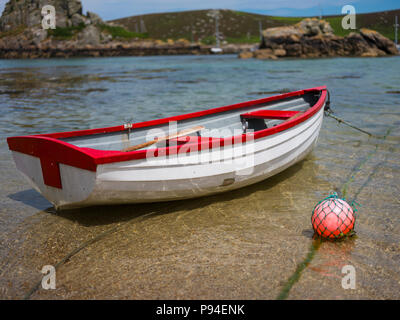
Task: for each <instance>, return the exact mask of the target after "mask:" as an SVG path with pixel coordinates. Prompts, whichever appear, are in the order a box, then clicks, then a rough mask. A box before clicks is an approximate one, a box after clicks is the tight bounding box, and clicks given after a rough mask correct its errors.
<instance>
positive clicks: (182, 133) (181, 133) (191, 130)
mask: <svg viewBox="0 0 400 320" xmlns="http://www.w3.org/2000/svg"><path fill="white" fill-rule="evenodd" d="M203 129H204V127H203V126H195V127H193V128H189V129H183V130H181V131H179V132H177V133H174V134H171V135H169V136H165V137H161V138H157V139H154V140H152V141H148V142H145V143H141V144H138V145H136V146H131V147H128V148H125V149H123V150H122V151H123V152H129V151H135V150H139V149H142V148H146V147H149V146H151V145H153V144H155V143H157V142H160V141H166V140H170V139H175V138H179V137H183V136H187V135H189V134H191V133H195V132H199V131H201V130H203Z"/></svg>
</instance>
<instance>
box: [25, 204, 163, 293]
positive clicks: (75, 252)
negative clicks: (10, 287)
mask: <svg viewBox="0 0 400 320" xmlns="http://www.w3.org/2000/svg"><path fill="white" fill-rule="evenodd" d="M156 212H157V211H152V212H150V213H146V214H144V215H141V216H139V217H137V218H134V219H132V220H129V221H126V222H122V223H118V224H117V225H116V226H114V227H112V228H110V229H108V230H106V231H104V232H102V233H100V234H99V235H97V236H95V237H94V238H92V239H89V240H87V241H85V242H83V243H82V244H81V245H80V246H79V247H77V248H76V249H74V250H72V251H71V252H69V253H68V254H67V255H66V256H64V258H62V259H61V260H60V261H59V262H57V263H56V264H55V265H54V269H55V270H57V269H58V268H59V267H60V266H61V265H63V264H64V263H65V262H67V261H68V260H69V259H71V258H72V257H73V256H74V255H76V254H77V253H78V252H80V251H82V250H83V249H85V248H87V247H88V246H90V245H91V244H93V243H95V242H97V241H99V240H100V239H102V238H104V237H106V236H107V235H109V234H111V233H113V232H116V231H119V230H120V229H122V228H123V227H125V226H126V225H128V224H129V223H131V222H133V221H134V222H139V221H141V220H142V219H144V218H146V217H148V216H150V215H152V214H155V213H156ZM41 283H42V277H41V279H40V280H38V281H37V282H36V283H35V285H34V286H33V287H32V288H31V289H30V290H29V291H28V292H27V293H26V294H25V295H24V297H23V299H24V300H28V299H30V297H31V296H32V295H33V294H34V293H35V292H36V291H37V290H38V289H39V288H40V285H41Z"/></svg>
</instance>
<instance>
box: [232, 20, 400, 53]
mask: <svg viewBox="0 0 400 320" xmlns="http://www.w3.org/2000/svg"><path fill="white" fill-rule="evenodd" d="M397 54H399V51H398V49H397V48H396V45H395V43H394V42H393V41H391V40H389V39H388V38H385V37H384V36H383V35H381V34H380V33H379V32H377V31H374V30H369V29H361V30H359V33H356V32H352V33H350V34H349V35H348V36H346V37H339V36H336V35H334V33H333V29H332V27H331V26H330V24H329V23H328V22H326V21H324V20H318V19H304V20H302V21H301V22H299V23H297V24H295V25H293V26H286V27H276V28H269V29H266V30H264V32H263V37H262V41H261V44H260V48H259V50H255V51H244V52H242V53H240V54H239V58H242V59H248V58H257V59H273V60H275V59H278V58H285V57H287V58H322V57H383V56H390V55H397Z"/></svg>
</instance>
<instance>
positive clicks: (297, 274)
mask: <svg viewBox="0 0 400 320" xmlns="http://www.w3.org/2000/svg"><path fill="white" fill-rule="evenodd" d="M392 130H393V128H389V129H388V130H387V131H386V133H385V135H383V136H382V139H383V141H385V140H386V138H387V137H388V136H389V134H390V132H391V131H392ZM381 145H382V144H378V143H377V144H376V145H375V149H374V150H373V151H371V152H369V153H368V154H367V156H366V157H365V158H364V159H363V160H361V161H360V163H359V165H358V166H357V167H356V168H354V169H353V170H352V171H351V172H350V175H349V178H348V179H347V180H346V181H345V182H344V183H343V184H342V187H341V188H339V189H340V192H341V194H342V196H343V197H346V195H347V188H348V186H349V184H350V183H351V182H353V181H354V180H355V175H356V173H357V172H359V171H360V170H361V169H362V167H363V166H364V165H365V164H366V163H367V162H368V160H370V159H371V158H372V157H373V156H374V155H375V154H376V153H377V152H378V148H379V146H381ZM360 192H361V191H360V190H359V191H358V192H357V194H356V195H355V197H354V199H353V201H352V202H351V203H352V207H353V209H354V208H355V205H358V206H359V204H358V203H357V202H356V198H357V197H358V195H359V194H360ZM322 241H323V240H322V238H320V237H318V238H316V239H313V241H312V242H311V246H310V249H309V251H308V254H307V256H306V257H305V259H304V260H303V261H302V262H301V263H299V264H298V265H297V268H296V270H295V271H294V273H293V274H292V275H291V276H290V277H289V279H288V280H287V282H286V284H285V286H284V287H283V288H282V290H281V291H280V293H279V294H278V296H277V300H285V299H286V298H287V297H288V296H289V293H290V290H291V289H292V287H293V285H294V284H295V283H296V282H297V281H299V280H300V278H301V274H302V272H303V271H304V270H305V269H306V268H307V267H308V265H309V264H310V263H311V261H312V260H313V259H314V257H315V255H316V253H317V251H318V249H319V248H320V247H321V244H322Z"/></svg>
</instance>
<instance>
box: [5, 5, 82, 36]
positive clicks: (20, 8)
mask: <svg viewBox="0 0 400 320" xmlns="http://www.w3.org/2000/svg"><path fill="white" fill-rule="evenodd" d="M45 5H52V6H54V8H55V10H56V23H57V26H58V27H67V26H71V25H72V17H73V16H74V15H78V16H82V3H81V1H80V0H10V1H8V2H7V3H6V5H5V7H4V11H3V15H2V16H1V18H0V32H1V31H3V32H4V31H10V30H12V29H15V28H17V27H19V26H26V27H28V28H30V27H38V26H40V25H41V22H42V19H43V17H42V14H41V10H42V8H43V7H44V6H45Z"/></svg>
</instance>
